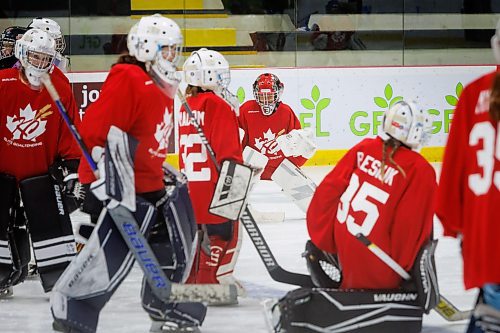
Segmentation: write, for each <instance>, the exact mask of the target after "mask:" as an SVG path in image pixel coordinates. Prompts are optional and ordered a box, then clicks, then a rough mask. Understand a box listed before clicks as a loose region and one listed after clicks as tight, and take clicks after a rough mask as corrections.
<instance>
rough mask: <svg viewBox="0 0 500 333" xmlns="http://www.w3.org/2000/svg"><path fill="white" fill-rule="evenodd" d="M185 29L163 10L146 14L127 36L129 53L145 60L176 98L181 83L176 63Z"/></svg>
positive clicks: (156, 79)
mask: <svg viewBox="0 0 500 333" xmlns="http://www.w3.org/2000/svg"><path fill="white" fill-rule="evenodd" d="M182 44H183V37H182V33H181V29H180V28H179V26H178V25H177V23H175V22H174V21H173V20H171V19H169V18H166V17H163V16H161V15H160V14H154V15H152V16H146V17H143V18H141V20H140V21H139V22H137V23H136V24H134V26H133V27H132V28H131V29H130V32H129V34H128V36H127V47H128V51H129V54H130V55H131V56H134V57H135V58H136V59H137V60H139V61H141V62H144V63H145V64H146V68H147V69H148V72H149V74H150V75H151V78H152V79H153V81H154V82H155V84H156V85H157V86H158V87H159V88H160V90H161V91H162V92H163V93H165V94H166V95H167V96H169V97H171V98H173V97H174V96H175V92H176V91H177V87H178V85H179V81H180V80H179V78H178V77H177V75H176V72H175V71H176V65H177V63H178V62H179V59H180V56H181V53H182Z"/></svg>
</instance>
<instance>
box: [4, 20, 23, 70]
mask: <svg viewBox="0 0 500 333" xmlns="http://www.w3.org/2000/svg"><path fill="white" fill-rule="evenodd" d="M26 31H28V28H25V27H17V26H12V27H8V28H6V29H5V30H4V31H3V32H2V35H0V69H4V68H12V67H14V65H16V64H18V68H19V67H20V63H19V61H18V60H17V58H16V57H15V55H14V46H15V44H16V40H18V39H20V38H21V37H22V36H23V35H24V33H25V32H26Z"/></svg>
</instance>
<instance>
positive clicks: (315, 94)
mask: <svg viewBox="0 0 500 333" xmlns="http://www.w3.org/2000/svg"><path fill="white" fill-rule="evenodd" d="M311 97H312V99H313V101H315V102H317V101H318V99H319V88H318V86H316V85H315V86H314V87H313V88H312V90H311Z"/></svg>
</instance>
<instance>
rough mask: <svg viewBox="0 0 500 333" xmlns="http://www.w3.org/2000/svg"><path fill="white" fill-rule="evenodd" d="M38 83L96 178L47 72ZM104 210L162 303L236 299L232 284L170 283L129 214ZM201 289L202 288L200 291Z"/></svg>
mask: <svg viewBox="0 0 500 333" xmlns="http://www.w3.org/2000/svg"><path fill="white" fill-rule="evenodd" d="M42 82H43V84H44V86H45V87H46V89H47V91H48V93H49V94H50V96H51V98H52V99H53V100H54V102H55V103H56V106H57V109H58V111H59V113H60V114H61V116H62V117H63V119H64V121H65V123H66V125H67V126H68V128H69V130H70V132H71V134H72V135H73V137H74V139H75V140H76V141H77V143H78V145H79V147H80V149H81V150H82V152H83V156H84V157H85V160H86V161H87V163H88V164H89V166H90V168H91V170H92V172H93V173H94V175H96V178H99V172H98V168H97V165H96V163H95V162H94V160H93V159H92V157H91V155H90V154H89V151H88V148H87V146H86V145H85V143H84V142H83V140H82V137H81V135H80V133H79V132H78V130H77V129H76V126H75V124H74V123H73V121H72V120H71V118H70V117H69V115H68V112H67V110H66V108H65V107H64V105H63V104H62V102H61V99H60V97H59V94H58V92H57V90H56V89H55V87H54V85H53V84H52V81H51V80H50V76H49V75H48V74H46V75H44V76H43V77H42ZM108 212H109V213H110V216H111V217H112V220H113V222H114V223H115V225H116V227H117V229H118V230H119V232H120V234H121V236H122V238H123V240H124V241H125V243H126V244H127V246H128V248H129V250H130V251H131V252H132V254H133V256H134V258H135V259H136V260H137V262H138V263H139V266H140V267H141V269H142V271H143V272H144V275H145V277H146V280H147V281H148V284H149V286H150V287H151V290H152V291H153V293H154V294H155V295H156V296H157V297H158V298H159V299H160V300H162V301H164V302H172V301H181V300H182V301H191V302H203V301H207V295H208V296H209V297H212V296H215V295H217V297H219V298H222V299H224V300H225V299H226V298H227V300H228V301H231V300H233V299H235V298H236V294H237V291H236V286H235V285H198V286H194V285H184V284H176V283H172V282H171V281H170V280H169V279H168V278H167V276H166V275H165V273H164V272H163V270H162V269H161V266H160V264H159V262H158V259H157V258H156V256H155V254H154V252H153V250H152V249H151V246H150V245H149V243H148V241H147V240H146V238H145V237H144V235H143V234H142V232H141V231H140V229H139V226H138V224H137V221H136V219H135V217H134V216H133V214H132V213H131V212H130V211H129V210H128V209H127V208H125V207H123V206H121V205H117V206H116V207H114V208H111V209H108ZM202 290H204V291H203V292H202Z"/></svg>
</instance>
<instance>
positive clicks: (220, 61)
mask: <svg viewBox="0 0 500 333" xmlns="http://www.w3.org/2000/svg"><path fill="white" fill-rule="evenodd" d="M182 70H183V71H184V77H185V80H186V83H187V84H189V85H192V86H195V87H200V88H202V89H205V90H213V91H216V92H217V91H222V90H225V89H226V88H227V86H228V85H229V83H230V82H231V72H230V71H229V63H228V62H227V60H226V59H225V58H224V56H223V55H222V54H220V53H219V52H217V51H213V50H208V49H206V48H201V49H199V50H198V51H194V52H193V53H191V55H190V56H189V58H187V59H186V61H185V62H184V66H183V68H182Z"/></svg>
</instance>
